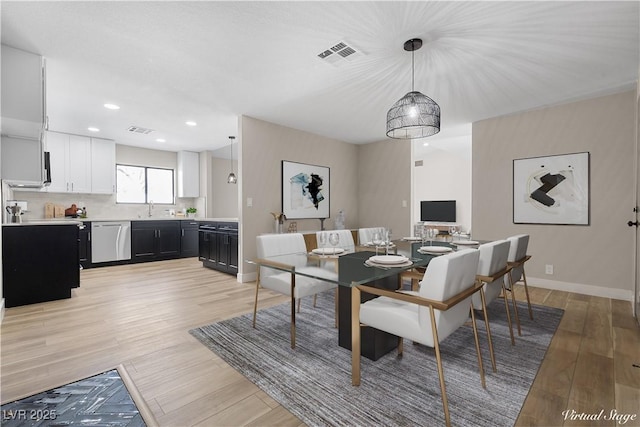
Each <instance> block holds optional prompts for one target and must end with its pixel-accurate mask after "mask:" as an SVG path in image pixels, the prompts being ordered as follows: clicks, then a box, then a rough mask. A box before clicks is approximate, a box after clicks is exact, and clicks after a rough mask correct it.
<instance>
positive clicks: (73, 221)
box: [2, 216, 238, 226]
mask: <svg viewBox="0 0 640 427" xmlns="http://www.w3.org/2000/svg"><path fill="white" fill-rule="evenodd" d="M94 221H95V222H106V221H114V222H120V221H202V222H205V221H206V222H238V218H181V217H169V216H155V217H145V218H99V217H96V218H93V217H90V218H50V219H32V220H23V222H20V223H6V224H2V225H3V226H4V225H6V226H21V225H69V224H76V225H77V224H82V223H83V222H94Z"/></svg>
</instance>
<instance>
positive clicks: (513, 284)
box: [509, 274, 522, 337]
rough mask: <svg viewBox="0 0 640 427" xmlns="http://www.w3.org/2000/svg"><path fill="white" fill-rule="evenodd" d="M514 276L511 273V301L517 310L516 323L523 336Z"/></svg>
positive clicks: (520, 334)
mask: <svg viewBox="0 0 640 427" xmlns="http://www.w3.org/2000/svg"><path fill="white" fill-rule="evenodd" d="M514 286H515V283H513V277H512V276H511V274H509V288H510V290H509V292H511V302H512V303H513V311H515V317H516V325H517V326H518V336H519V337H521V336H522V328H521V327H520V316H519V315H518V305H517V304H516V292H515V289H514Z"/></svg>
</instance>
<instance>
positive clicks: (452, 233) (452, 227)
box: [449, 225, 458, 242]
mask: <svg viewBox="0 0 640 427" xmlns="http://www.w3.org/2000/svg"><path fill="white" fill-rule="evenodd" d="M456 231H458V227H457V226H455V225H450V226H449V236H451V241H452V242H453V236H455V235H456Z"/></svg>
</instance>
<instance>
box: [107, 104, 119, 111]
mask: <svg viewBox="0 0 640 427" xmlns="http://www.w3.org/2000/svg"><path fill="white" fill-rule="evenodd" d="M104 108H107V109H109V110H119V109H120V106H119V105H116V104H104Z"/></svg>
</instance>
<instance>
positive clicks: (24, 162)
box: [0, 135, 44, 185]
mask: <svg viewBox="0 0 640 427" xmlns="http://www.w3.org/2000/svg"><path fill="white" fill-rule="evenodd" d="M1 144H2V146H1V148H0V151H2V179H3V180H5V181H8V182H9V183H10V184H11V183H15V185H23V184H25V183H33V184H34V185H35V183H40V184H42V182H43V179H44V174H43V172H44V166H43V162H44V159H43V150H42V143H41V141H40V139H31V138H21V137H13V136H6V135H3V136H2V142H1Z"/></svg>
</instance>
